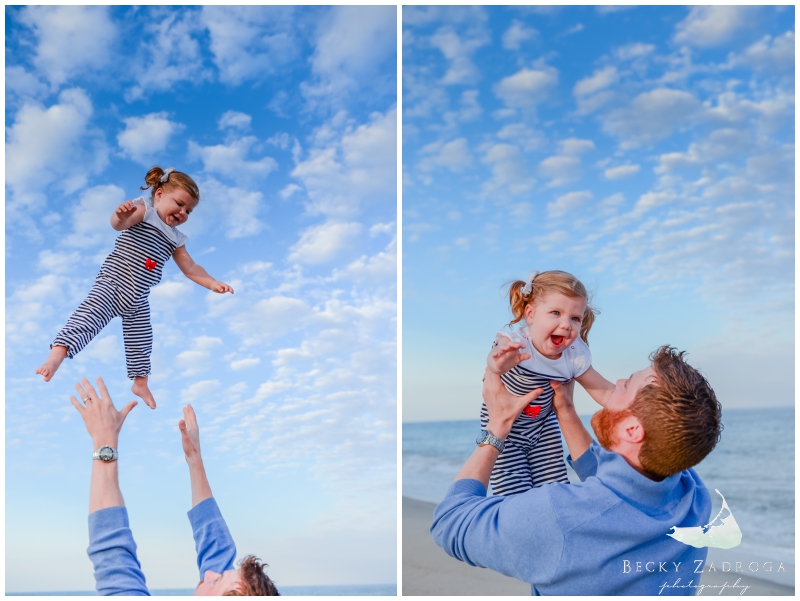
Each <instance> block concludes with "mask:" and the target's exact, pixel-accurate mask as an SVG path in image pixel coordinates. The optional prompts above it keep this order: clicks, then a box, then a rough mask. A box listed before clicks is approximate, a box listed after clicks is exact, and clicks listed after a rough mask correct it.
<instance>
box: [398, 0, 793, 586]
mask: <svg viewBox="0 0 800 601" xmlns="http://www.w3.org/2000/svg"><path fill="white" fill-rule="evenodd" d="M402 18H403V38H402V40H403V41H402V44H403V46H402V57H403V58H402V69H403V75H402V86H403V89H402V93H403V96H402V98H403V100H402V109H403V110H402V120H403V128H402V136H403V139H402V145H403V146H402V149H403V154H402V156H403V196H402V203H403V205H402V206H403V223H402V226H403V227H402V231H403V247H402V248H403V253H402V269H403V272H402V273H403V278H402V282H403V304H402V307H403V321H402V324H403V325H402V341H403V345H402V385H403V388H402V495H403V502H402V562H403V564H402V565H403V568H402V594H403V595H531V594H534V595H537V594H538V595H589V594H591V595H687V594H688V595H694V594H701V595H719V594H722V595H794V591H795V589H794V587H795V582H794V570H795V559H794V549H795V530H794V513H795V476H794V473H795V465H794V456H795V446H794V438H795V431H794V423H795V415H794V392H793V391H794V365H795V357H794V348H795V340H794V326H795V322H794V261H795V257H794V248H795V240H794V222H795V216H794V189H795V182H794V177H795V176H794V164H795V154H794V126H795V123H794V115H795V106H794V87H795V81H794V73H795V41H794V23H795V9H794V7H793V6H777V7H776V6H772V7H767V6H760V7H756V6H729V7H726V6H703V7H685V6H664V7H660V6H645V7H627V6H625V7H623V6H607V7H593V6H578V7H566V6H564V7H544V6H528V7H495V6H465V7H441V6H430V7H426V6H406V7H404V8H403V13H402ZM481 568H485V569H481Z"/></svg>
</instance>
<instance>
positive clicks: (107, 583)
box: [86, 498, 236, 595]
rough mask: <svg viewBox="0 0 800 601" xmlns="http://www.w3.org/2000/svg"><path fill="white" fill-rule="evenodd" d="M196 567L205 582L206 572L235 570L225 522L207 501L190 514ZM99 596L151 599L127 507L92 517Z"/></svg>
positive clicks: (91, 553)
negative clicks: (138, 557) (127, 596)
mask: <svg viewBox="0 0 800 601" xmlns="http://www.w3.org/2000/svg"><path fill="white" fill-rule="evenodd" d="M189 521H190V522H191V524H192V534H193V535H194V542H195V548H196V550H197V567H198V568H200V579H201V580H202V578H203V575H204V574H205V572H206V570H213V571H215V572H218V573H220V574H221V573H222V572H224V571H225V570H231V569H233V560H234V559H235V558H236V545H235V544H234V543H233V538H232V537H231V533H230V532H229V531H228V526H227V525H226V524H225V520H224V519H223V518H222V514H221V513H220V511H219V507H218V506H217V502H216V501H215V500H214V499H213V498H210V499H206V500H205V501H202V502H200V503H198V504H197V505H195V506H194V507H192V509H191V510H190V511H189ZM86 552H87V553H88V554H89V559H91V560H92V564H93V565H94V578H95V581H96V588H97V592H98V593H100V594H101V595H149V594H150V591H148V590H147V585H146V584H145V579H144V573H142V568H141V565H140V564H139V560H138V559H137V558H136V543H135V542H134V541H133V534H132V533H131V529H130V526H129V524H128V511H127V510H126V509H125V507H124V506H119V507H108V508H106V509H100V510H99V511H95V512H93V513H90V514H89V548H88V549H86Z"/></svg>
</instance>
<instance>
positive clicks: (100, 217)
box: [63, 185, 126, 248]
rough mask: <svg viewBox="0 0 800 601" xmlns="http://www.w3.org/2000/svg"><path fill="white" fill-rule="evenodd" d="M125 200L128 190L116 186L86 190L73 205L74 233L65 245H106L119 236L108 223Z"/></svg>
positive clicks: (84, 246)
mask: <svg viewBox="0 0 800 601" xmlns="http://www.w3.org/2000/svg"><path fill="white" fill-rule="evenodd" d="M125 200H126V198H125V191H124V190H123V189H122V188H119V187H118V186H113V185H108V186H95V187H93V188H89V189H88V190H86V191H85V192H83V194H81V197H80V199H79V201H78V203H77V204H76V205H75V206H74V207H72V210H71V213H72V224H73V225H72V233H71V234H70V235H69V236H67V237H66V238H65V239H64V241H63V244H64V245H65V246H77V247H78V248H88V247H91V246H97V245H98V244H104V245H107V244H108V243H109V242H111V241H112V240H113V239H114V237H115V235H116V232H115V231H114V230H113V229H112V228H111V225H110V224H109V219H110V218H111V213H113V212H114V210H115V209H116V208H117V206H119V204H120V203H122V202H124V201H125Z"/></svg>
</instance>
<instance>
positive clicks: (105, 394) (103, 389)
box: [97, 376, 113, 404]
mask: <svg viewBox="0 0 800 601" xmlns="http://www.w3.org/2000/svg"><path fill="white" fill-rule="evenodd" d="M97 387H98V388H99V389H100V394H101V395H102V397H101V398H104V399H108V400H109V401H111V395H110V394H108V388H106V383H105V382H103V378H101V377H100V376H97ZM112 404H113V402H112Z"/></svg>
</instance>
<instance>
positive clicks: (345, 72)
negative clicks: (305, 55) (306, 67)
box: [301, 6, 397, 106]
mask: <svg viewBox="0 0 800 601" xmlns="http://www.w3.org/2000/svg"><path fill="white" fill-rule="evenodd" d="M396 40H397V21H396V11H395V10H394V7H393V6H335V7H332V8H331V9H330V12H329V13H328V14H327V15H326V18H324V19H322V20H321V21H320V26H319V31H318V32H317V39H316V43H315V49H314V54H313V55H312V57H311V71H312V73H313V75H314V78H313V80H312V81H311V82H304V83H303V84H301V90H302V92H303V94H304V96H306V97H307V98H309V99H310V100H311V101H312V102H325V103H330V104H332V105H334V106H338V105H340V104H341V103H342V102H343V101H344V100H345V98H349V95H350V94H351V93H352V92H354V91H356V90H359V89H365V88H372V89H375V88H377V89H379V90H381V91H383V92H386V91H388V90H384V89H382V88H383V86H387V85H388V84H389V82H390V80H391V79H392V78H389V77H387V75H386V73H387V71H382V70H380V67H381V66H383V65H384V64H385V62H386V61H387V60H388V59H389V58H391V57H392V56H394V53H395V52H396V48H397V42H396Z"/></svg>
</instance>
